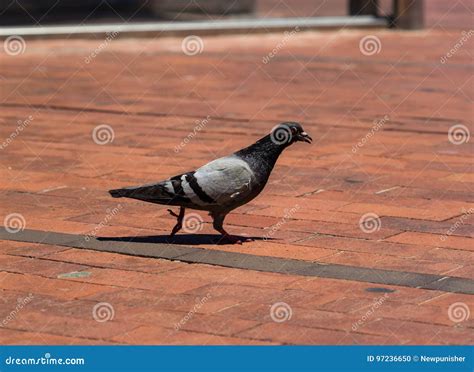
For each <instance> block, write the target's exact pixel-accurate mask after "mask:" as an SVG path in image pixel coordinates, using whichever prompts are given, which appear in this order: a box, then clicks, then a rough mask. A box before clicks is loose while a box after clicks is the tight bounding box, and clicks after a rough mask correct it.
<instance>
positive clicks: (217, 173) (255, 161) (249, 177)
mask: <svg viewBox="0 0 474 372" xmlns="http://www.w3.org/2000/svg"><path fill="white" fill-rule="evenodd" d="M298 141H303V142H307V143H311V142H312V138H311V137H310V136H309V135H308V133H306V132H305V131H304V129H303V127H302V126H301V125H300V124H299V123H295V122H284V123H281V124H279V125H276V126H275V127H273V129H272V130H271V132H270V133H269V134H268V135H266V136H265V137H263V138H261V139H260V140H258V141H257V142H255V143H254V144H252V145H250V146H248V147H245V148H243V149H242V150H239V151H237V152H235V153H233V154H231V155H229V156H225V157H222V158H219V159H216V160H213V161H211V162H209V163H207V164H206V165H203V166H202V167H200V168H198V169H197V170H195V171H191V172H187V173H183V174H179V175H177V176H174V177H171V178H169V179H167V180H164V181H161V182H158V183H151V184H146V185H142V186H133V187H125V188H122V189H116V190H110V191H109V193H110V195H111V196H112V197H114V198H123V197H125V198H132V199H138V200H141V201H145V202H149V203H156V204H164V205H168V206H178V207H180V210H179V213H178V214H176V213H175V212H173V211H172V210H171V209H168V212H169V213H170V214H171V215H172V216H174V217H176V218H177V223H176V225H175V226H174V227H173V230H172V231H171V235H170V238H173V237H174V236H175V235H176V233H177V232H178V231H179V230H180V229H181V228H182V224H183V219H184V212H185V210H186V208H190V209H197V210H203V211H207V212H209V215H210V216H211V217H212V219H213V227H214V229H215V230H217V231H218V232H219V233H221V234H222V238H223V239H225V240H227V241H230V242H233V243H240V244H241V243H242V241H241V239H242V238H241V237H235V236H232V235H230V234H228V233H227V232H226V231H225V230H224V228H223V223H224V219H225V217H226V215H227V214H228V213H229V212H230V211H232V210H234V209H236V208H238V207H240V206H242V205H244V204H246V203H248V202H249V201H251V200H252V199H254V198H255V197H256V196H257V195H259V194H260V192H261V191H262V190H263V188H264V187H265V185H266V183H267V181H268V178H269V177H270V174H271V172H272V170H273V167H274V166H275V163H276V161H277V159H278V157H279V156H280V154H281V153H282V151H283V150H284V149H286V148H287V147H288V146H290V145H291V144H293V143H295V142H298Z"/></svg>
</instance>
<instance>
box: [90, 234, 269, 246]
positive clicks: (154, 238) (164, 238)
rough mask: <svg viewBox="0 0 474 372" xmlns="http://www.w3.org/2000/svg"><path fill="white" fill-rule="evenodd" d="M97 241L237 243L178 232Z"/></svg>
mask: <svg viewBox="0 0 474 372" xmlns="http://www.w3.org/2000/svg"><path fill="white" fill-rule="evenodd" d="M233 237H235V238H241V239H242V241H243V242H244V243H245V242H246V239H249V240H250V241H255V240H273V239H272V238H266V237H265V238H263V237H260V236H258V237H256V236H237V235H233ZM97 240H99V241H116V242H132V243H155V244H178V245H202V244H215V245H226V244H230V245H232V244H238V243H236V242H230V241H228V240H226V239H225V238H223V237H222V235H217V234H180V235H175V236H174V237H173V238H171V237H170V236H169V235H145V236H117V237H111V236H102V237H97Z"/></svg>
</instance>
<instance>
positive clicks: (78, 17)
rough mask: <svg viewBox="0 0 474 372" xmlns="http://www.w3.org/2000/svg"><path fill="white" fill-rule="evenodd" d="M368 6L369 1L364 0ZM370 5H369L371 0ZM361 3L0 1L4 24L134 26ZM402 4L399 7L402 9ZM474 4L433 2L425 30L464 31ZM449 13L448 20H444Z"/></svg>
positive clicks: (390, 4)
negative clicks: (462, 29)
mask: <svg viewBox="0 0 474 372" xmlns="http://www.w3.org/2000/svg"><path fill="white" fill-rule="evenodd" d="M366 2H367V1H366ZM368 2H369V3H370V1H368ZM357 3H363V1H362V2H361V1H347V0H332V1H327V0H292V1H288V2H284V1H280V0H81V1H77V0H0V9H1V13H0V14H1V17H0V25H4V26H15V25H21V26H32V25H33V26H35V25H64V24H97V23H130V22H155V21H156V22H160V21H170V20H173V21H190V20H217V19H235V18H249V17H250V18H286V17H323V16H346V15H350V8H351V6H354V4H356V6H357ZM397 3H398V6H404V5H403V3H409V5H411V3H414V1H408V2H404V1H392V0H379V1H377V6H376V12H377V15H378V16H380V17H390V16H391V15H392V14H393V13H394V7H395V6H397ZM400 4H401V5H400ZM472 4H473V2H472V1H469V2H461V1H447V0H429V1H426V2H425V8H426V9H425V12H424V15H423V18H424V24H425V25H426V26H427V27H433V26H435V27H449V28H461V26H460V24H462V25H466V24H472ZM448 10H449V16H445V15H446V13H447V11H448Z"/></svg>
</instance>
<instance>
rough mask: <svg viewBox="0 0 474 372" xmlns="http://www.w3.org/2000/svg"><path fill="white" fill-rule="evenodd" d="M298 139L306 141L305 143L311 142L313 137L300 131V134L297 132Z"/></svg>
mask: <svg viewBox="0 0 474 372" xmlns="http://www.w3.org/2000/svg"><path fill="white" fill-rule="evenodd" d="M298 141H304V142H307V143H311V141H313V139H312V138H311V137H310V135H309V134H308V133H306V132H301V133H300V134H298Z"/></svg>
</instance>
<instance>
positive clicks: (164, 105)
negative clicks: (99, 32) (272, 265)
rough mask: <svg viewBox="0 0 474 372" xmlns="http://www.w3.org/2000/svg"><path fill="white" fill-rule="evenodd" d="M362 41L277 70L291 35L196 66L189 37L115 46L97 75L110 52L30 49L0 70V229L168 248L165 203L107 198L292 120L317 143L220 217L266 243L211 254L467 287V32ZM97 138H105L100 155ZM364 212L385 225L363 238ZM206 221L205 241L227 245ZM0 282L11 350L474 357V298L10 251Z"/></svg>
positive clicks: (325, 48) (18, 245)
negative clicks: (373, 47) (377, 348)
mask: <svg viewBox="0 0 474 372" xmlns="http://www.w3.org/2000/svg"><path fill="white" fill-rule="evenodd" d="M370 34H371V35H375V36H377V37H378V39H379V40H380V43H381V44H380V45H381V50H380V51H379V53H378V54H374V55H371V56H367V55H364V54H362V53H361V51H360V50H359V41H360V40H361V38H362V37H364V36H366V35H367V32H364V31H347V30H343V31H337V32H304V33H303V32H300V33H297V34H296V35H294V36H292V37H291V39H290V40H288V41H287V42H286V43H285V45H284V46H283V47H281V48H279V50H278V52H277V53H276V56H275V57H273V58H271V59H270V62H269V63H267V64H265V63H263V62H262V57H264V56H266V55H268V53H269V52H270V51H271V50H272V49H273V48H275V46H276V45H278V43H279V42H281V40H282V35H279V34H273V35H255V36H246V37H243V36H225V37H224V36H222V37H204V38H203V41H204V49H203V51H202V53H200V54H198V55H195V56H187V55H185V54H184V53H183V52H182V49H181V41H182V40H181V39H179V38H163V39H159V40H151V39H117V40H114V41H113V42H111V43H110V44H109V45H108V46H107V47H106V48H103V49H101V50H100V52H99V53H98V54H97V56H96V57H94V58H92V59H91V61H90V63H86V62H85V58H86V57H88V56H90V55H91V53H92V51H93V50H94V49H96V48H97V47H98V46H99V45H100V43H101V42H102V40H89V41H77V40H76V41H67V40H56V41H47V42H46V41H27V44H26V50H25V52H24V53H23V54H21V55H18V56H7V55H5V54H2V55H1V66H2V68H1V73H0V74H1V84H2V89H1V91H0V92H1V103H0V107H1V111H0V120H1V122H2V125H1V126H0V138H2V140H3V139H10V141H9V143H8V144H7V146H5V148H4V149H3V150H1V157H0V169H1V174H2V177H0V199H1V202H0V211H1V214H0V215H1V218H2V219H3V220H4V221H3V222H4V224H6V225H9V224H11V223H12V218H13V217H11V214H12V213H18V214H19V215H20V217H18V216H16V217H17V218H20V224H21V225H22V227H26V228H27V229H37V230H43V231H53V232H63V233H72V234H90V235H91V234H92V235H95V234H96V235H97V236H122V237H123V236H156V235H164V234H167V233H168V232H169V231H170V229H171V227H172V226H173V224H174V219H173V218H171V217H170V216H169V215H168V214H167V212H166V208H164V207H160V206H154V205H147V204H145V203H140V202H138V201H132V200H120V201H117V200H114V199H111V198H110V197H109V196H108V194H107V192H106V191H107V190H108V189H112V188H116V187H122V186H126V185H133V184H139V183H145V182H151V181H155V180H160V179H162V178H166V177H168V176H170V175H174V174H178V173H180V172H183V171H187V170H189V169H193V168H194V167H197V166H199V165H202V164H203V163H205V162H206V161H208V160H211V159H213V158H215V157H218V156H220V155H225V154H228V153H230V152H231V151H233V150H236V149H239V148H241V147H243V146H244V145H246V144H248V143H250V142H252V141H254V140H255V139H257V138H259V136H262V135H263V134H264V133H266V132H267V131H268V130H269V129H270V128H272V127H273V126H274V125H275V124H276V123H278V122H280V121H283V120H297V121H300V122H301V123H302V124H303V125H304V127H305V129H306V130H307V131H308V132H309V133H310V134H311V135H312V137H313V138H314V139H315V143H314V144H313V145H312V146H307V145H304V144H301V145H300V144H297V145H294V146H293V147H292V148H290V149H288V150H287V151H286V152H285V153H284V154H283V156H282V157H281V159H280V161H279V162H278V163H277V167H276V169H275V171H274V173H273V175H272V177H271V179H270V182H269V184H268V186H267V188H266V189H265V191H264V192H263V194H262V195H261V196H259V197H258V198H257V199H255V200H254V201H252V202H251V203H250V204H249V205H247V206H244V207H242V208H240V209H238V210H236V211H235V212H234V213H232V214H231V215H230V216H229V217H228V219H227V221H226V222H227V226H228V230H229V231H230V232H232V233H234V234H242V235H248V236H258V237H264V236H267V237H271V238H272V239H269V240H257V241H255V242H251V243H245V244H244V245H242V246H236V245H214V244H210V243H208V242H200V244H199V245H198V246H199V247H200V248H204V249H207V250H219V251H225V252H241V253H246V254H252V255H260V256H269V257H280V258H291V259H299V260H305V261H311V262H318V263H327V264H334V263H336V264H341V265H347V266H360V267H367V268H378V269H387V270H397V271H406V272H419V273H426V274H437V275H446V276H453V277H460V278H467V279H472V278H473V273H474V270H473V267H474V266H473V259H472V236H473V231H474V230H473V225H474V222H473V219H472V213H471V212H472V209H471V208H473V207H474V203H473V198H472V195H473V194H472V182H473V178H472V142H467V143H466V141H465V140H466V138H463V137H462V136H461V137H456V138H453V137H451V141H450V140H449V138H448V132H449V130H450V128H451V127H452V126H453V125H455V124H462V125H464V126H465V127H466V128H468V130H470V131H472V118H471V117H470V115H469V113H470V112H471V111H472V110H471V108H472V106H471V105H472V80H471V79H472V74H471V67H470V66H471V65H470V63H472V58H471V54H470V51H469V49H468V48H467V46H468V44H466V45H465V47H462V48H460V49H459V50H457V52H456V53H455V54H454V56H452V57H450V58H448V60H447V62H446V63H444V64H443V63H440V58H441V57H443V56H445V55H446V53H447V52H448V51H449V50H450V49H451V48H452V47H453V46H454V45H455V44H456V43H457V42H458V40H459V38H460V34H459V32H457V31H446V30H439V29H438V30H432V31H420V32H410V33H403V32H402V33H395V32H392V31H386V30H378V31H373V30H372V31H370ZM469 42H470V43H472V41H469ZM2 52H3V51H2ZM30 115H31V118H32V119H31V120H30V121H29V122H27V123H26V124H25V120H26V119H27V118H28V117H29V116H30ZM207 116H209V119H208V122H206V123H205V125H203V128H202V130H200V131H197V132H196V134H195V135H194V136H193V138H192V139H191V140H190V141H189V143H187V144H185V145H184V146H181V147H179V146H180V144H181V142H183V141H184V139H185V138H187V137H188V136H189V134H190V133H192V132H193V131H194V128H195V127H196V126H197V125H200V123H201V121H202V120H203V119H205V118H206V117H207ZM385 116H386V117H387V119H385V120H383V118H384V117H385ZM18 120H20V121H21V123H23V124H18ZM374 120H375V121H376V122H375V123H374ZM381 120H383V121H382V122H381ZM98 125H108V126H110V128H111V129H112V131H113V141H112V142H108V143H106V144H104V145H99V144H97V143H95V142H94V140H93V138H92V137H93V136H92V133H93V131H94V128H96V127H97V126H98ZM19 126H22V128H23V129H22V130H21V131H18V133H17V132H16V131H17V128H18V127H19ZM374 128H377V129H374ZM12 133H16V135H13V136H12ZM110 134H112V132H110ZM100 139H104V138H102V137H101V138H99V141H98V140H97V138H96V142H100ZM105 139H106V138H105ZM362 141H363V143H362ZM456 141H459V142H462V143H461V144H454V143H453V142H456ZM359 143H360V145H358V144H359ZM177 146H178V147H179V148H178V149H177V151H175V150H176V147H177ZM118 203H120V207H119V206H118ZM114 208H115V209H114ZM115 212H116V213H115ZM367 213H371V214H375V215H376V216H377V217H378V219H377V218H376V219H375V220H369V222H368V223H367V224H366V225H362V227H361V224H360V219H361V218H362V216H364V215H366V214H367ZM7 216H10V221H5V219H6V218H7ZM201 216H202V219H203V221H204V222H203V224H202V229H200V231H198V232H197V233H198V234H213V230H212V228H211V226H210V224H209V222H210V221H209V218H208V217H207V216H206V215H204V214H201ZM5 222H8V223H5ZM372 222H374V223H375V224H373V223H372ZM272 226H277V227H278V228H277V229H275V230H272V229H271V227H272ZM197 241H198V240H197ZM0 288H1V289H2V301H0V320H3V321H2V323H1V324H2V327H0V342H2V343H6V344H15V343H27V344H37V343H39V344H50V343H53V344H89V343H93V344H104V343H105V344H112V343H125V344H143V343H146V344H148V343H151V344H463V343H472V342H473V336H472V334H473V333H472V327H473V326H474V323H473V320H472V315H471V316H470V317H469V316H467V313H468V312H469V311H471V312H472V311H473V309H474V301H473V297H472V296H470V295H466V294H457V293H448V292H443V291H434V290H424V289H417V288H407V287H401V286H382V285H376V284H371V283H367V282H358V281H348V280H335V279H326V278H307V277H302V276H297V275H284V274H276V273H265V272H256V271H251V270H241V269H231V268H223V267H219V266H211V265H203V264H186V263H182V262H179V261H167V260H161V259H152V258H143V257H133V256H125V255H120V254H115V253H100V252H93V251H87V250H78V249H74V248H68V247H63V246H53V245H45V244H35V243H22V242H13V241H9V240H3V241H1V244H0ZM374 288H378V289H374ZM30 293H31V297H27V296H29V294H30ZM104 303H105V304H104ZM280 303H284V304H280ZM99 304H100V306H99V310H98V311H96V312H95V313H94V312H93V309H94V308H95V307H96V309H97V305H99ZM285 304H286V305H285ZM20 305H21V307H20ZM272 306H273V308H272ZM19 307H20V308H19ZM272 309H273V310H272ZM93 313H94V314H93ZM112 313H113V319H109V318H111V317H112ZM12 314H13V315H12ZM290 314H291V317H290ZM93 315H94V316H95V318H96V319H97V320H99V321H97V320H96V319H94V316H93ZM102 317H104V318H102ZM104 319H109V320H108V321H104V322H101V320H104ZM280 320H283V321H282V322H279V321H280ZM328 320H331V321H328ZM460 320H461V321H460Z"/></svg>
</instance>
